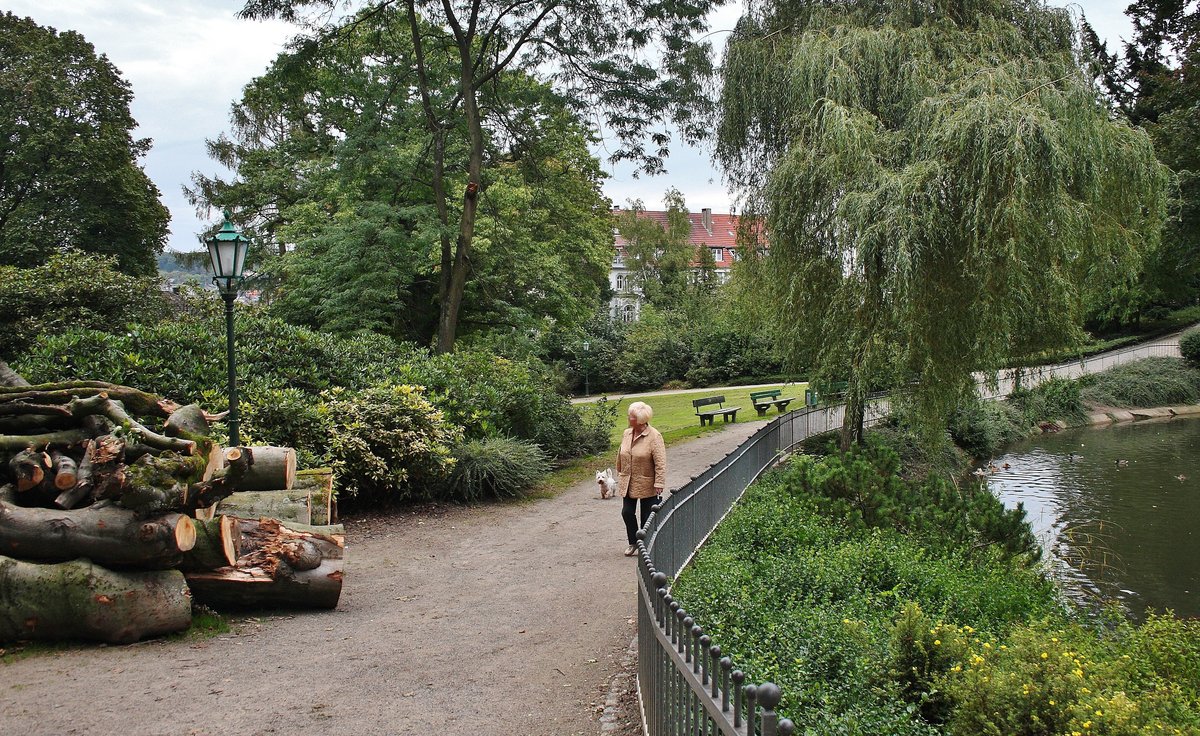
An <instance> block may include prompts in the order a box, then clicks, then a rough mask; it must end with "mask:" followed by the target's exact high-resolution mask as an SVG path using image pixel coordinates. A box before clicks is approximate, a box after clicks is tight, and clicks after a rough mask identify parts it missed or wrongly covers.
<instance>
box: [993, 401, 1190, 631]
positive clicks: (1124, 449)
mask: <svg viewBox="0 0 1200 736" xmlns="http://www.w3.org/2000/svg"><path fill="white" fill-rule="evenodd" d="M1198 454H1200V420H1196V419H1176V420H1171V421H1152V422H1139V423H1133V424H1120V425H1116V426H1112V427H1104V428H1097V429H1074V430H1064V431H1062V432H1059V433H1057V434H1047V435H1041V436H1039V437H1036V438H1034V439H1032V440H1029V441H1028V442H1027V443H1023V444H1021V445H1019V446H1015V447H1013V448H1012V450H1011V452H1009V453H1008V454H1006V455H1004V456H1003V457H999V458H996V459H994V460H993V461H992V464H993V465H994V466H995V468H996V470H995V472H991V473H989V474H988V476H987V482H988V485H989V486H990V487H991V489H992V491H993V492H994V493H996V494H997V496H999V498H1000V499H1001V500H1002V501H1004V503H1005V505H1006V506H1015V505H1016V504H1017V503H1018V502H1021V503H1024V504H1025V509H1026V512H1027V515H1028V519H1029V522H1030V524H1031V525H1032V526H1033V530H1034V532H1035V533H1036V534H1037V535H1038V538H1039V539H1041V540H1042V545H1043V547H1044V548H1045V549H1046V551H1047V555H1046V556H1047V559H1048V560H1049V562H1050V564H1051V565H1052V566H1053V567H1054V570H1055V572H1056V574H1058V576H1059V577H1060V578H1061V579H1062V580H1063V582H1064V584H1065V587H1066V589H1067V592H1068V594H1069V595H1071V596H1072V597H1073V598H1075V599H1077V600H1080V601H1095V600H1097V599H1102V600H1118V601H1121V602H1122V603H1124V604H1125V606H1126V607H1127V608H1128V609H1129V611H1130V612H1131V613H1133V614H1134V615H1140V614H1141V613H1142V612H1144V611H1145V609H1147V608H1151V609H1154V610H1156V611H1163V610H1166V609H1172V610H1174V611H1175V613H1176V615H1178V616H1200V530H1197V525H1198V524H1200V463H1197V461H1196V458H1197V457H1198ZM1006 464H1007V466H1008V467H1004V466H1005V465H1006Z"/></svg>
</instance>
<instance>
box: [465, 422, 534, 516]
mask: <svg viewBox="0 0 1200 736" xmlns="http://www.w3.org/2000/svg"><path fill="white" fill-rule="evenodd" d="M454 459H455V462H454V469H453V470H452V471H451V472H450V475H449V477H448V478H447V480H446V496H447V497H448V498H451V499H453V500H456V501H466V502H468V503H473V502H475V501H482V500H484V499H488V498H518V497H520V496H523V495H525V494H526V493H528V492H529V491H530V490H532V489H533V487H534V486H536V485H537V484H538V482H539V481H541V479H542V478H544V477H545V475H546V473H547V472H548V471H549V469H550V465H549V462H548V460H547V457H546V453H545V452H543V451H542V448H540V447H538V446H537V445H536V444H534V443H532V442H526V441H523V440H516V439H512V438H511V437H489V438H486V439H482V440H467V441H466V442H463V443H462V444H460V445H459V446H458V447H457V448H456V449H455V451H454Z"/></svg>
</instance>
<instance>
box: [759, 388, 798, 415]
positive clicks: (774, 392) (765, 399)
mask: <svg viewBox="0 0 1200 736" xmlns="http://www.w3.org/2000/svg"><path fill="white" fill-rule="evenodd" d="M782 393H783V390H782V389H778V388H773V389H770V390H768V391H751V392H750V403H751V404H754V410H755V411H757V412H758V415H759V416H760V417H764V416H766V415H767V409H770V408H771V407H772V406H774V407H775V408H777V409H779V413H780V414H782V413H783V410H784V409H786V408H787V405H788V404H790V403H792V397H790V396H789V397H786V398H781V397H780V394H782Z"/></svg>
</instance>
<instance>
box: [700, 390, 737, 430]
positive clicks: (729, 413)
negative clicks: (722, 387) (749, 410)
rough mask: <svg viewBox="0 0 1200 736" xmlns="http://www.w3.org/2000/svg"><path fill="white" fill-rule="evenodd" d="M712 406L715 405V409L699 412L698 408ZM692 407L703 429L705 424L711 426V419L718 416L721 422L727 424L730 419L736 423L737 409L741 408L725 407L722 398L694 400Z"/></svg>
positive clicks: (710, 397) (713, 397) (711, 397)
mask: <svg viewBox="0 0 1200 736" xmlns="http://www.w3.org/2000/svg"><path fill="white" fill-rule="evenodd" d="M712 404H716V405H717V408H716V409H706V410H705V411H700V407H702V406H711V405H712ZM692 406H694V407H695V408H696V416H698V417H700V426H701V427H703V426H704V425H705V424H712V423H713V419H715V418H716V417H717V415H718V414H719V415H721V418H722V421H726V422H728V421H729V420H730V419H732V420H733V421H735V422H736V421H737V413H738V409H741V408H742V407H740V406H725V397H724V396H709V397H708V398H705V399H696V400H695V401H693V402H692Z"/></svg>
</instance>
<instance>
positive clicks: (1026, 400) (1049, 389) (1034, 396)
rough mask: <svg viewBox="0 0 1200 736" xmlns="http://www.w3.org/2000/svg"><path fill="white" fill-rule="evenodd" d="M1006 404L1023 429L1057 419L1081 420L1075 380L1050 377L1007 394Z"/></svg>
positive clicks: (1081, 413)
mask: <svg viewBox="0 0 1200 736" xmlns="http://www.w3.org/2000/svg"><path fill="white" fill-rule="evenodd" d="M1009 403H1011V404H1012V405H1013V406H1015V407H1016V408H1017V409H1018V410H1019V411H1020V414H1021V418H1022V421H1023V424H1024V426H1025V427H1032V426H1034V425H1036V424H1038V423H1040V422H1051V421H1055V420H1059V419H1063V420H1067V421H1077V420H1079V419H1082V418H1083V414H1084V408H1083V398H1082V395H1081V386H1080V383H1079V381H1072V380H1070V379H1067V378H1051V379H1050V380H1048V381H1043V382H1042V383H1040V384H1038V385H1037V386H1036V387H1035V388H1033V389H1031V390H1025V389H1018V390H1016V391H1013V392H1012V394H1010V395H1009Z"/></svg>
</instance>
